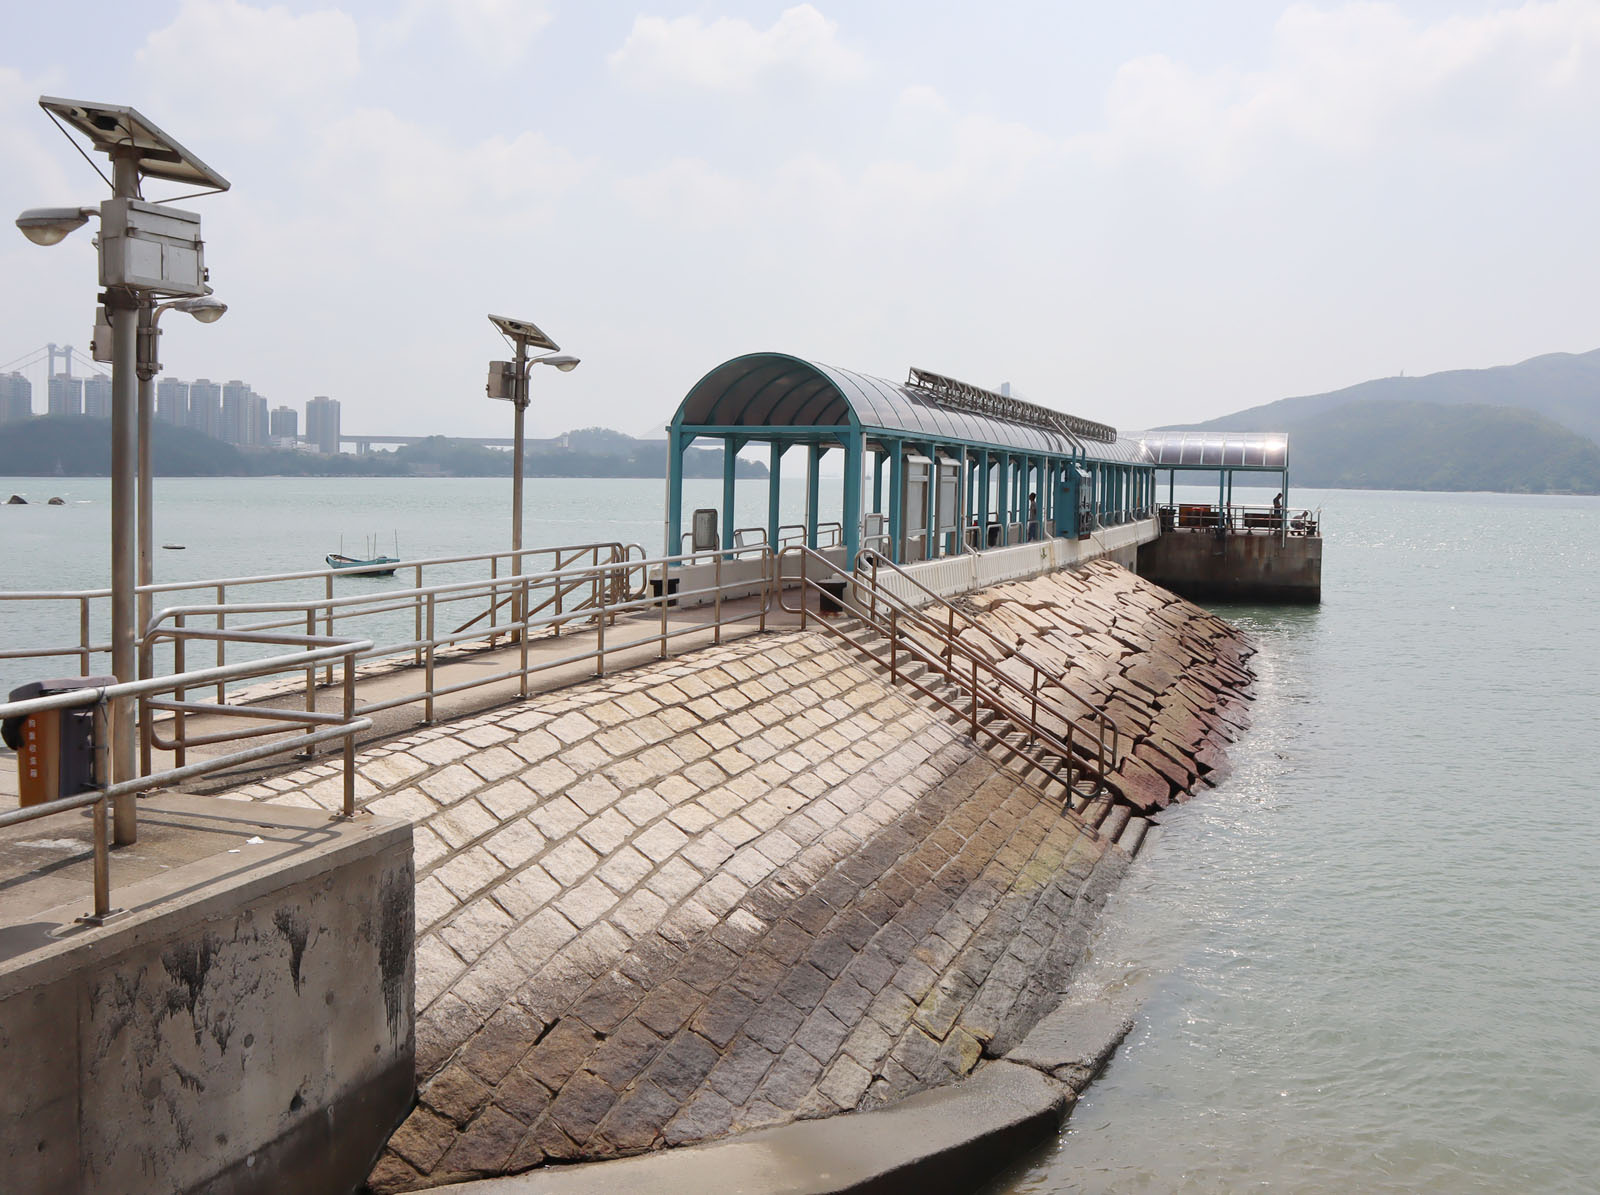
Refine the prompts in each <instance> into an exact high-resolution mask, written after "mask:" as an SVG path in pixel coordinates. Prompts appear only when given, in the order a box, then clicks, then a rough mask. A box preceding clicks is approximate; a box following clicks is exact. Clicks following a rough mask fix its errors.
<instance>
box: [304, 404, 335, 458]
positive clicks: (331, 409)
mask: <svg viewBox="0 0 1600 1195" xmlns="http://www.w3.org/2000/svg"><path fill="white" fill-rule="evenodd" d="M306 439H307V440H309V441H311V443H313V444H315V445H316V447H317V451H318V452H321V453H325V454H327V455H328V456H335V455H337V454H338V451H339V400H338V399H335V398H329V397H327V396H326V395H323V394H319V395H317V397H315V398H313V399H312V400H311V401H310V402H308V403H306Z"/></svg>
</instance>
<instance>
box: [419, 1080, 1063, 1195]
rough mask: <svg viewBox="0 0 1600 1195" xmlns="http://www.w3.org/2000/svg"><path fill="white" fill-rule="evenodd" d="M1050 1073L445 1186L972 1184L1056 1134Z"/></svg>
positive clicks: (493, 1192) (474, 1189) (505, 1193)
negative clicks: (633, 1154) (697, 1142)
mask: <svg viewBox="0 0 1600 1195" xmlns="http://www.w3.org/2000/svg"><path fill="white" fill-rule="evenodd" d="M1075 1098H1076V1097H1075V1096H1074V1094H1073V1093H1072V1092H1071V1091H1070V1090H1069V1089H1068V1088H1067V1087H1066V1086H1065V1085H1063V1084H1061V1083H1058V1082H1056V1081H1055V1080H1053V1079H1051V1078H1049V1077H1048V1076H1046V1075H1043V1074H1041V1073H1040V1072H1039V1071H1037V1070H1034V1069H1032V1068H1030V1067H1026V1066H1017V1065H1014V1064H1012V1063H1009V1062H994V1063H990V1064H989V1065H988V1066H986V1067H984V1068H983V1069H982V1070H980V1071H978V1072H977V1073H976V1074H975V1075H973V1076H972V1077H971V1078H969V1079H966V1080H964V1081H963V1082H961V1083H957V1084H953V1085H951V1086H948V1087H941V1088H936V1089H934V1090H932V1091H925V1092H922V1093H920V1094H918V1095H914V1096H911V1097H910V1098H908V1099H904V1100H901V1101H900V1102H899V1103H897V1104H893V1105H891V1106H889V1107H886V1108H881V1109H879V1110H877V1111H875V1112H863V1113H859V1114H857V1115H854V1116H836V1117H833V1118H832V1119H829V1120H812V1121H803V1122H800V1123H798V1124H792V1125H787V1126H785V1127H783V1128H779V1129H767V1130H764V1131H762V1132H758V1133H750V1134H747V1135H745V1136H743V1137H739V1138H737V1139H733V1140H728V1141H725V1142H721V1143H718V1144H716V1145H708V1146H700V1147H696V1148H692V1149H675V1150H666V1151H664V1152H661V1153H656V1154H650V1155H647V1156H644V1157H638V1158H625V1159H621V1160H619V1161H614V1162H596V1163H592V1164H589V1165H585V1166H571V1167H560V1168H557V1169H549V1170H539V1171H533V1172H531V1173H528V1174H523V1175H517V1176H514V1177H510V1178H498V1179H488V1180H484V1181H480V1182H470V1183H459V1184H455V1185H451V1186H445V1187H440V1188H437V1189H438V1190H440V1191H450V1192H456V1193H458V1195H613V1193H615V1192H618V1191H649V1192H652V1195H766V1193H770V1195H833V1193H834V1192H845V1191H849V1192H884V1193H886V1195H887V1193H889V1192H904V1191H916V1192H919V1195H940V1193H942V1192H952V1193H954V1192H967V1191H971V1190H972V1189H973V1188H974V1187H975V1186H976V1185H977V1184H978V1183H980V1182H982V1180H983V1179H984V1178H985V1177H986V1176H988V1175H990V1174H992V1173H994V1171H995V1170H996V1169H998V1168H999V1167H1000V1166H1002V1165H1004V1164H1005V1163H1006V1162H1008V1161H1010V1160H1011V1159H1012V1158H1014V1156H1015V1154H1016V1153H1017V1151H1019V1150H1021V1149H1024V1148H1026V1147H1027V1146H1029V1145H1030V1144H1032V1143H1034V1142H1036V1141H1038V1140H1039V1139H1040V1138H1042V1137H1044V1136H1045V1135H1047V1134H1049V1133H1051V1132H1053V1131H1054V1130H1055V1129H1056V1128H1057V1127H1058V1126H1059V1125H1060V1124H1061V1121H1062V1120H1063V1119H1064V1118H1065V1116H1066V1114H1067V1112H1068V1111H1069V1110H1070V1109H1071V1107H1072V1103H1073V1101H1074V1100H1075Z"/></svg>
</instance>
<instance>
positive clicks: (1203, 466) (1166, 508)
mask: <svg viewBox="0 0 1600 1195" xmlns="http://www.w3.org/2000/svg"><path fill="white" fill-rule="evenodd" d="M1140 445H1141V447H1142V448H1143V449H1144V450H1145V452H1146V454H1147V455H1148V457H1149V459H1150V460H1151V462H1152V463H1153V466H1154V468H1155V469H1156V470H1158V471H1162V470H1164V471H1165V472H1166V474H1167V501H1166V503H1165V504H1164V505H1162V506H1161V508H1160V510H1159V512H1158V514H1159V517H1160V520H1161V532H1162V534H1161V538H1160V539H1159V540H1156V541H1153V542H1151V543H1149V544H1144V545H1141V546H1140V549H1139V573H1140V575H1141V576H1144V577H1148V578H1149V579H1150V580H1152V581H1155V582H1156V583H1157V584H1159V585H1164V586H1166V588H1168V589H1171V590H1173V591H1174V592H1175V593H1179V594H1182V595H1183V596H1184V597H1187V598H1191V599H1194V600H1197V601H1205V600H1223V601H1290V602H1317V601H1320V600H1321V598H1322V536H1321V532H1320V522H1321V517H1320V512H1316V511H1311V510H1295V509H1294V508H1292V507H1291V506H1290V505H1289V437H1288V436H1287V435H1286V434H1285V433H1283V432H1198V431H1180V432H1152V433H1147V434H1145V435H1144V436H1143V437H1141V439H1140ZM1180 473H1182V474H1186V475H1191V476H1197V477H1202V478H1206V479H1208V480H1209V478H1210V477H1212V476H1215V478H1216V482H1217V500H1216V502H1215V503H1214V504H1213V503H1210V502H1179V501H1177V476H1178V474H1180ZM1239 474H1244V475H1245V476H1246V478H1247V479H1249V478H1251V476H1252V475H1264V476H1265V480H1266V484H1267V485H1269V486H1272V485H1276V487H1277V490H1278V496H1277V498H1276V499H1274V500H1273V501H1272V502H1271V503H1258V504H1245V503H1237V502H1235V501H1234V494H1233V490H1234V481H1235V480H1236V478H1237V477H1238V475H1239Z"/></svg>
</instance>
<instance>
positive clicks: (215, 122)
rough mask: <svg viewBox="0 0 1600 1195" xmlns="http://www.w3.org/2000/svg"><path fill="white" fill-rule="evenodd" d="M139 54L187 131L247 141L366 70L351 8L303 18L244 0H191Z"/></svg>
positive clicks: (156, 90)
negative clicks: (244, 0) (179, 115)
mask: <svg viewBox="0 0 1600 1195" xmlns="http://www.w3.org/2000/svg"><path fill="white" fill-rule="evenodd" d="M134 58H135V61H136V63H137V65H138V67H139V70H140V72H141V73H142V74H143V75H144V76H145V79H146V83H147V87H148V90H149V93H150V94H151V95H152V96H153V97H154V98H155V100H156V102H157V103H158V104H159V106H160V108H161V110H162V111H166V110H173V111H181V112H182V113H183V118H182V127H183V129H184V130H185V133H184V135H185V136H190V135H192V132H190V130H199V131H200V132H201V133H202V134H217V133H224V132H225V133H227V134H228V135H230V136H232V137H238V138H240V139H244V140H258V139H260V138H262V137H265V136H268V135H270V134H272V133H274V132H275V131H277V130H278V129H279V128H280V127H281V126H282V124H283V122H284V121H285V119H286V118H290V117H295V116H304V115H306V114H308V113H309V112H311V111H312V110H314V109H315V108H317V107H318V106H320V105H322V104H323V103H325V101H326V100H327V98H328V97H329V96H330V95H332V94H335V93H337V92H339V91H341V90H342V89H343V88H344V87H345V86H346V85H347V84H348V83H350V82H351V81H352V80H354V79H355V78H356V76H357V75H358V74H360V71H361V56H360V48H359V37H358V34H357V30H356V23H355V21H354V20H353V19H352V18H351V17H350V16H349V15H348V14H346V13H344V12H340V11H338V10H332V9H329V10H321V11H316V12H308V13H304V14H301V15H296V14H295V13H292V12H290V11H289V10H288V9H287V8H283V7H280V6H273V7H270V8H253V7H251V6H250V5H248V4H241V3H240V2H239V0H183V5H182V7H181V8H180V9H179V10H178V15H177V17H176V18H175V19H174V20H173V22H172V23H171V24H170V25H168V26H166V28H164V29H159V30H157V31H156V32H154V33H152V34H151V35H150V36H149V37H148V38H146V39H145V43H144V45H143V46H141V47H140V48H139V50H138V51H137V52H136V53H135V55H134ZM154 119H156V120H157V123H160V122H161V118H160V117H159V116H156V117H154Z"/></svg>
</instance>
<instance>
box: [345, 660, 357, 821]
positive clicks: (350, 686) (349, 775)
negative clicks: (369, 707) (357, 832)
mask: <svg viewBox="0 0 1600 1195" xmlns="http://www.w3.org/2000/svg"><path fill="white" fill-rule="evenodd" d="M355 719H356V653H355V652H354V651H347V652H345V654H344V722H345V725H346V726H349V725H350V723H352V722H354V721H355ZM355 815H356V732H355V731H353V730H352V731H350V732H348V733H347V734H346V735H345V736H344V816H345V817H346V818H352V817H354V816H355Z"/></svg>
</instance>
